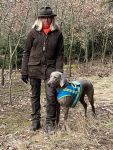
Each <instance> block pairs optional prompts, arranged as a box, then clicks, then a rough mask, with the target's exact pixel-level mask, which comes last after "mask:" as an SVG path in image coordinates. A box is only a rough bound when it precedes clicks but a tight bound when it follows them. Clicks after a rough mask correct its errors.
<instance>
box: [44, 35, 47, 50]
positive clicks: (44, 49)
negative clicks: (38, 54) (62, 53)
mask: <svg viewBox="0 0 113 150" xmlns="http://www.w3.org/2000/svg"><path fill="white" fill-rule="evenodd" d="M47 38H48V36H46V38H45V41H44V45H43V52H45V51H46V41H47Z"/></svg>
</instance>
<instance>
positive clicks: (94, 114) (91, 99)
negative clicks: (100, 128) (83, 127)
mask: <svg viewBox="0 0 113 150" xmlns="http://www.w3.org/2000/svg"><path fill="white" fill-rule="evenodd" d="M87 97H88V99H89V102H90V104H91V107H92V112H93V116H94V117H95V116H96V113H95V107H94V89H92V91H90V92H88V93H87Z"/></svg>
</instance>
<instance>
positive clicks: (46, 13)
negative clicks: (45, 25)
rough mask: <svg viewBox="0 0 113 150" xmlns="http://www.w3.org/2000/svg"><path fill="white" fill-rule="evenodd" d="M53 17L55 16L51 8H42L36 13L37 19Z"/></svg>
mask: <svg viewBox="0 0 113 150" xmlns="http://www.w3.org/2000/svg"><path fill="white" fill-rule="evenodd" d="M54 16H56V14H54V13H53V11H52V9H51V7H42V8H41V9H40V11H39V13H38V18H41V17H54Z"/></svg>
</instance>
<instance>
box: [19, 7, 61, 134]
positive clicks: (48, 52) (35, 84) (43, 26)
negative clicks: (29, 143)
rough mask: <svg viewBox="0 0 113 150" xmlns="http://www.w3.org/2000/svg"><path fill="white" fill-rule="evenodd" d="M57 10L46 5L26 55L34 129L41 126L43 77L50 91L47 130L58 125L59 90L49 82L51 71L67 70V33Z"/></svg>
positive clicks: (23, 76) (24, 77)
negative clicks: (65, 47) (49, 84)
mask: <svg viewBox="0 0 113 150" xmlns="http://www.w3.org/2000/svg"><path fill="white" fill-rule="evenodd" d="M55 16H56V14H54V13H53V11H52V9H51V7H42V8H41V9H40V11H39V13H38V17H37V19H36V21H35V23H34V24H33V26H32V29H31V31H30V32H29V34H28V36H27V39H26V44H25V49H24V52H23V57H22V68H21V79H22V80H23V81H24V82H25V83H28V78H29V80H30V85H31V106H32V114H31V120H32V124H31V129H32V130H33V131H36V130H38V129H39V128H40V127H41V123H40V121H41V114H40V110H41V104H40V93H41V81H42V80H44V85H45V92H46V99H47V105H46V112H47V116H46V130H47V132H48V131H52V130H53V129H54V125H55V121H56V115H57V109H58V108H59V105H58V102H57V100H56V91H55V89H54V88H51V87H49V86H48V85H47V82H48V79H49V77H50V74H51V72H53V71H55V70H57V71H60V72H63V55H64V42H63V35H62V32H61V31H60V29H59V27H58V25H57V24H56V22H55Z"/></svg>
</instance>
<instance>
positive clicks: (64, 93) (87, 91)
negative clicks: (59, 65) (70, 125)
mask: <svg viewBox="0 0 113 150" xmlns="http://www.w3.org/2000/svg"><path fill="white" fill-rule="evenodd" d="M48 86H50V87H54V88H55V89H56V91H57V100H58V102H59V103H60V105H61V106H62V107H63V110H64V122H65V123H64V127H65V129H66V128H67V118H68V111H69V108H70V107H75V106H76V103H77V102H78V101H80V102H81V104H82V105H83V107H84V109H85V117H86V116H87V104H86V102H85V101H84V96H85V95H87V97H88V99H89V102H90V104H91V107H92V112H93V115H94V116H95V115H96V113H95V107H94V97H93V96H94V88H93V85H92V83H91V82H90V81H88V80H79V81H74V82H69V81H68V80H67V78H66V77H65V75H64V74H63V73H61V72H59V71H54V72H52V73H51V75H50V79H49V80H48ZM69 88H71V89H69ZM73 90H74V91H73Z"/></svg>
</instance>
